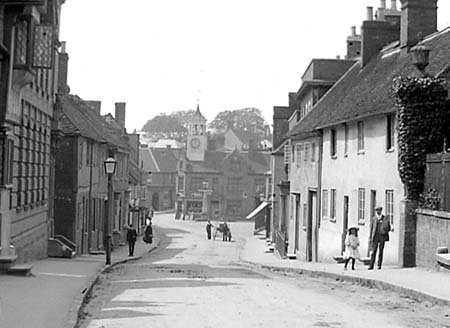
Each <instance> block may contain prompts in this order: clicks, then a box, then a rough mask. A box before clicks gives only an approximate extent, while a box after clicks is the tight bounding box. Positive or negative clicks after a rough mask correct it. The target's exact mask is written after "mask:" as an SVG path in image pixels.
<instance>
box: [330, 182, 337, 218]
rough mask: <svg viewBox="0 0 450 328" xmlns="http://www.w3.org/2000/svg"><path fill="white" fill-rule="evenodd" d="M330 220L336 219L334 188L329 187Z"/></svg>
mask: <svg viewBox="0 0 450 328" xmlns="http://www.w3.org/2000/svg"><path fill="white" fill-rule="evenodd" d="M330 201H331V203H330V220H336V189H331V199H330Z"/></svg>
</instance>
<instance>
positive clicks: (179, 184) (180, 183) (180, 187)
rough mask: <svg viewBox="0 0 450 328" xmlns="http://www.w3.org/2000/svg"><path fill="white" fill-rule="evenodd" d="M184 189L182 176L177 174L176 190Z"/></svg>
mask: <svg viewBox="0 0 450 328" xmlns="http://www.w3.org/2000/svg"><path fill="white" fill-rule="evenodd" d="M182 190H184V176H183V175H180V176H178V191H182Z"/></svg>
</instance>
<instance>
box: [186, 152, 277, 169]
mask: <svg viewBox="0 0 450 328" xmlns="http://www.w3.org/2000/svg"><path fill="white" fill-rule="evenodd" d="M233 152H238V153H239V156H242V157H244V159H245V160H246V161H247V163H248V164H249V165H250V167H251V169H252V171H253V172H254V173H256V174H263V173H265V172H267V170H268V169H269V163H270V162H269V160H270V154H267V153H260V152H255V153H252V154H251V155H250V157H249V154H248V153H247V152H245V153H243V152H239V151H238V150H234V151H233ZM233 152H231V153H229V152H221V151H206V152H205V160H204V161H188V163H189V164H190V166H191V169H190V172H197V173H219V174H220V173H221V172H222V171H223V162H224V160H225V159H226V158H227V157H228V156H230V155H231V154H232V153H233Z"/></svg>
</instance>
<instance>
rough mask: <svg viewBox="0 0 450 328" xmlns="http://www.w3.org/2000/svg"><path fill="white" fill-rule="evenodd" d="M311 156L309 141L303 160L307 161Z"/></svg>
mask: <svg viewBox="0 0 450 328" xmlns="http://www.w3.org/2000/svg"><path fill="white" fill-rule="evenodd" d="M308 157H309V143H305V156H304V158H303V161H305V162H307V161H308Z"/></svg>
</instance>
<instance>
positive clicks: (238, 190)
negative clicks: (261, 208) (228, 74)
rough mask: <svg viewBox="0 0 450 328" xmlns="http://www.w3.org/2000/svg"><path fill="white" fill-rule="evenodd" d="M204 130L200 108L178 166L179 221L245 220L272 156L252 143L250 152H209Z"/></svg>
mask: <svg viewBox="0 0 450 328" xmlns="http://www.w3.org/2000/svg"><path fill="white" fill-rule="evenodd" d="M205 127H206V119H205V118H204V117H203V115H202V114H201V113H200V110H199V108H197V112H196V114H195V115H194V117H193V118H192V119H191V121H190V122H189V127H188V136H187V148H186V150H183V151H182V152H181V154H180V159H179V161H178V165H177V189H176V190H177V203H176V210H177V218H192V217H194V218H197V217H208V218H212V219H227V220H237V219H241V218H244V217H245V216H246V215H247V214H248V213H250V212H251V211H252V210H253V208H254V206H255V201H254V199H255V197H256V196H257V195H259V191H260V190H263V189H264V186H265V180H266V172H267V171H268V168H269V155H268V154H266V153H262V152H258V151H257V150H256V149H255V148H253V147H252V146H251V144H250V145H249V148H248V150H247V151H243V150H242V148H241V149H239V148H238V147H235V148H234V149H231V150H228V151H225V150H223V151H218V150H209V149H208V147H207V146H208V136H207V134H206V133H205Z"/></svg>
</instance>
